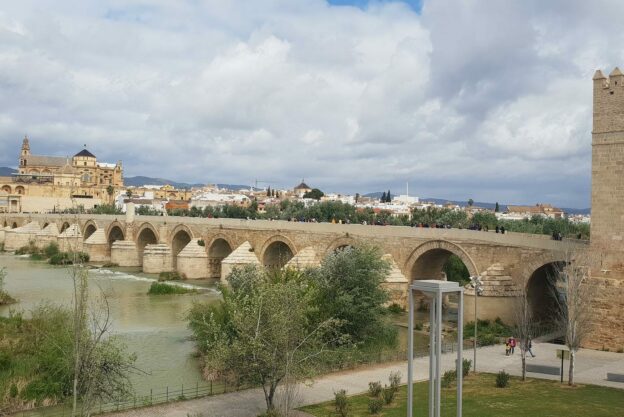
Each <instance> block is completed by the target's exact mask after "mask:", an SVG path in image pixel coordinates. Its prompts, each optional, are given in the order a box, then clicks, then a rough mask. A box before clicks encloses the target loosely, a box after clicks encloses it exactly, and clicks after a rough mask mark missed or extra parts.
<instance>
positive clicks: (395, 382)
mask: <svg viewBox="0 0 624 417" xmlns="http://www.w3.org/2000/svg"><path fill="white" fill-rule="evenodd" d="M388 380H389V381H390V387H391V388H392V389H393V390H394V391H395V392H396V391H398V390H399V385H401V372H399V371H396V372H390V376H389V377H388Z"/></svg>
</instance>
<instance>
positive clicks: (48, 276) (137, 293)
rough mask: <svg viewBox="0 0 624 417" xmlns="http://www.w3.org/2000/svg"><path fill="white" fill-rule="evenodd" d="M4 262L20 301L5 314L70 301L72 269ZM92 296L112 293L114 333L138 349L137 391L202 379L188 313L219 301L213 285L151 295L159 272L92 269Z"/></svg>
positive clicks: (8, 258) (1, 257) (8, 283)
mask: <svg viewBox="0 0 624 417" xmlns="http://www.w3.org/2000/svg"><path fill="white" fill-rule="evenodd" d="M0 267H5V268H6V270H7V278H6V280H5V289H6V290H7V291H8V293H9V294H11V295H12V296H13V297H14V298H16V299H18V300H19V303H18V304H13V305H11V306H1V307H0V314H1V315H5V316H6V315H8V314H9V311H10V310H21V311H24V312H25V313H26V314H28V312H29V311H30V310H31V309H32V308H33V307H35V306H36V305H37V304H38V303H41V302H46V301H49V302H53V303H61V304H65V305H69V304H70V303H71V294H72V280H71V278H70V275H69V270H68V269H67V268H63V267H53V266H50V265H48V264H46V263H45V262H37V261H31V260H29V259H28V258H24V257H16V256H13V255H8V254H0ZM89 278H90V280H89V287H90V291H91V293H93V295H98V294H99V293H101V292H102V291H103V292H104V293H106V294H107V296H108V300H109V303H110V312H111V316H112V319H113V328H112V333H113V334H115V335H118V336H119V337H120V338H121V339H122V340H123V341H124V343H125V344H126V345H127V347H128V351H130V352H134V353H136V354H137V362H136V367H137V369H138V370H140V371H138V372H135V373H133V375H132V376H131V379H132V382H133V385H134V388H135V390H136V393H137V395H138V396H142V395H149V392H150V388H152V389H154V390H155V391H156V390H158V391H160V390H164V389H165V387H167V386H168V387H172V388H175V389H179V388H180V387H181V385H182V384H184V385H185V386H186V387H190V386H195V384H196V383H197V382H198V381H201V374H200V371H199V364H198V363H197V360H196V359H195V358H194V357H193V352H194V343H193V342H192V341H191V340H190V339H189V336H191V332H190V331H189V330H188V329H187V327H186V320H185V315H186V313H187V311H188V310H189V308H190V307H191V305H192V303H193V301H195V300H198V301H214V302H216V301H218V300H219V299H220V294H219V293H218V292H217V291H216V289H215V287H214V284H211V283H208V282H203V281H202V282H195V281H190V282H189V283H191V285H194V286H195V285H198V286H200V287H201V291H200V293H199V294H185V295H157V296H150V295H147V290H148V288H149V286H150V284H151V282H152V281H153V280H154V279H155V277H154V276H149V275H146V274H140V273H137V272H130V271H121V270H115V271H111V270H99V269H93V270H90V271H89Z"/></svg>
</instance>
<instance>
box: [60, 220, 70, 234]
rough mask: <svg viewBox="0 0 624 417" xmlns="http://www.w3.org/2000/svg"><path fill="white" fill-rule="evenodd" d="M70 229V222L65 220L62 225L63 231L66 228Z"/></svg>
mask: <svg viewBox="0 0 624 417" xmlns="http://www.w3.org/2000/svg"><path fill="white" fill-rule="evenodd" d="M67 229H69V222H63V224H62V225H61V229H60V230H61V233H63V232H64V231H65V230H67Z"/></svg>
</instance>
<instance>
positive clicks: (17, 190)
mask: <svg viewBox="0 0 624 417" xmlns="http://www.w3.org/2000/svg"><path fill="white" fill-rule="evenodd" d="M15 194H19V195H24V194H26V189H25V188H24V187H22V186H21V185H18V186H17V187H15Z"/></svg>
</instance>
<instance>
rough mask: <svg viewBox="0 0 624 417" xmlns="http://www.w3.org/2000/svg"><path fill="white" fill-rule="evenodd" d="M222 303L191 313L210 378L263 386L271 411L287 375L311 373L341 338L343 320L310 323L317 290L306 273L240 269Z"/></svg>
mask: <svg viewBox="0 0 624 417" xmlns="http://www.w3.org/2000/svg"><path fill="white" fill-rule="evenodd" d="M228 282H229V284H230V287H229V288H223V301H222V302H221V303H220V304H219V305H217V306H215V305H206V304H196V305H195V306H194V307H193V308H192V309H191V311H190V313H189V326H190V327H191V329H192V330H193V332H194V333H195V335H196V337H197V340H198V343H199V348H200V351H201V352H202V354H203V358H204V363H205V366H206V367H205V371H204V372H205V374H206V375H207V377H208V378H209V379H211V380H212V379H217V378H224V377H225V378H230V379H232V380H237V381H238V382H241V383H249V384H257V385H261V386H262V389H263V391H264V397H265V402H266V406H267V410H273V409H274V408H275V403H274V397H275V393H276V390H277V388H278V386H279V384H280V383H282V382H283V381H284V380H286V379H289V378H290V379H294V380H297V381H299V380H301V379H302V378H305V377H308V376H311V375H312V372H313V369H314V359H315V358H316V357H318V356H319V355H320V354H321V353H322V352H323V351H324V350H326V349H327V348H328V346H330V345H331V344H332V343H333V342H334V341H336V340H338V339H339V338H340V336H339V335H338V333H337V332H336V330H337V328H338V326H339V324H340V323H339V321H338V320H335V319H334V318H328V319H325V320H322V321H311V320H310V316H311V314H312V312H313V310H314V308H313V305H312V301H313V291H311V289H312V287H311V286H310V285H309V281H308V280H306V279H304V277H303V273H301V272H298V271H296V270H291V269H287V270H272V271H268V270H265V269H263V268H259V267H254V266H247V267H245V268H235V269H234V271H233V272H232V273H231V274H230V275H229V276H228Z"/></svg>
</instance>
